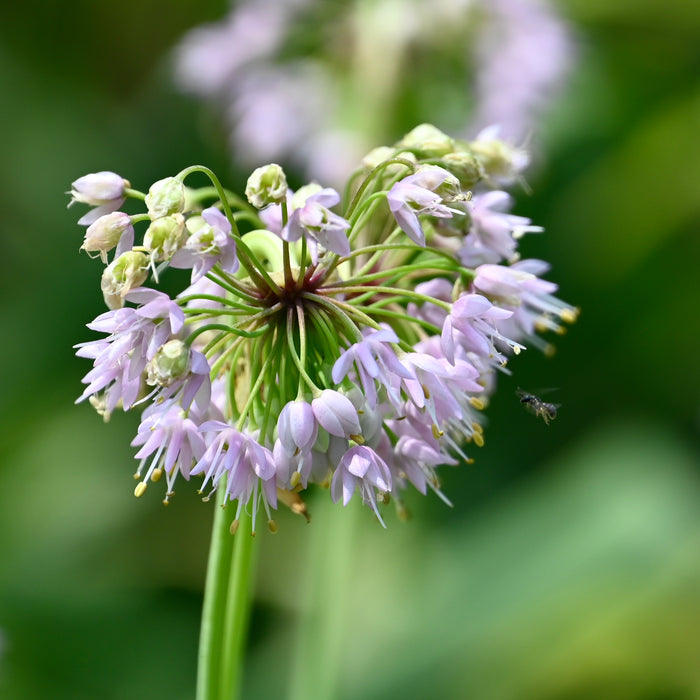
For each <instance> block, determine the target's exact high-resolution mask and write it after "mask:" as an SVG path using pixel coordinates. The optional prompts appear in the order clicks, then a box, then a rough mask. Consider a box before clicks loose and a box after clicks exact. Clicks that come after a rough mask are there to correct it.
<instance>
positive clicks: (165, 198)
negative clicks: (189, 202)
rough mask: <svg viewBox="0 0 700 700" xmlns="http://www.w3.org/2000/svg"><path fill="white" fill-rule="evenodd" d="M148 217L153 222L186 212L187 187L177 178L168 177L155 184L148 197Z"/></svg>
mask: <svg viewBox="0 0 700 700" xmlns="http://www.w3.org/2000/svg"><path fill="white" fill-rule="evenodd" d="M146 206H147V207H148V216H150V217H151V220H154V219H159V218H160V217H161V216H168V214H178V213H180V212H182V211H184V210H185V186H184V185H183V184H182V181H181V180H178V179H177V178H176V177H166V178H164V179H163V180H158V182H154V183H153V184H152V185H151V187H150V189H149V190H148V194H147V195H146Z"/></svg>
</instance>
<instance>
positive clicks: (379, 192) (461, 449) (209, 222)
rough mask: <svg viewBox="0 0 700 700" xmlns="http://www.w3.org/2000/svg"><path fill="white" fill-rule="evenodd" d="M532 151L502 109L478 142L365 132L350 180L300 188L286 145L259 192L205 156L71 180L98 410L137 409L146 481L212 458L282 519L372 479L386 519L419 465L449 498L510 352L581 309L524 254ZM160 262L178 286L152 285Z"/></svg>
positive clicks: (214, 470)
mask: <svg viewBox="0 0 700 700" xmlns="http://www.w3.org/2000/svg"><path fill="white" fill-rule="evenodd" d="M526 165H527V155H526V154H525V153H524V152H522V151H521V150H519V149H516V148H514V147H512V146H510V145H509V144H507V143H505V142H503V141H501V140H499V139H498V137H497V134H496V133H495V132H494V131H493V130H489V131H486V132H483V133H482V134H480V135H479V136H478V137H477V138H476V139H475V140H474V141H471V142H465V141H458V140H454V139H452V138H450V137H449V136H447V135H445V134H443V133H442V132H440V131H439V130H438V129H436V128H435V127H432V126H430V125H421V126H419V127H417V128H416V129H414V130H413V131H412V132H410V133H409V134H407V135H406V136H405V137H404V138H403V139H402V140H401V141H400V142H398V143H397V144H396V145H394V146H392V147H382V148H378V149H375V150H374V151H372V152H371V153H370V154H368V156H367V157H366V158H365V159H364V161H363V163H362V166H361V167H360V168H359V169H358V171H357V172H356V173H355V174H354V175H353V176H352V178H351V179H350V181H349V182H348V184H347V187H346V189H345V192H344V195H343V197H341V195H340V194H339V193H338V192H336V191H335V190H333V189H330V188H324V187H323V186H322V185H319V184H316V183H311V184H308V185H306V186H304V187H301V188H299V189H298V190H296V192H292V191H291V190H290V189H289V188H288V186H287V181H286V177H285V174H284V172H283V171H282V169H281V168H280V167H279V166H278V165H274V164H271V165H268V166H265V167H262V168H259V169H258V170H256V171H255V172H254V173H253V174H252V175H251V177H250V178H249V180H248V185H247V188H246V192H245V194H246V199H243V198H242V197H240V196H237V195H235V194H233V193H231V192H228V191H226V190H225V189H223V188H222V186H221V184H220V183H219V181H218V179H217V178H216V176H215V175H214V174H213V173H212V172H211V171H209V170H208V169H207V168H204V167H200V166H194V167H190V168H187V169H186V170H183V171H182V172H181V173H179V174H177V175H175V176H174V177H167V178H165V179H163V180H160V181H158V182H156V183H154V184H153V185H151V187H150V189H149V190H148V192H147V193H144V192H139V191H137V190H135V189H132V187H131V184H130V183H129V182H128V181H127V180H125V179H124V178H122V177H121V176H119V175H117V174H115V173H111V172H100V173H93V174H90V175H86V176H84V177H81V178H80V179H78V180H76V181H75V182H74V183H73V187H72V192H71V194H72V202H82V203H85V204H88V205H90V206H91V207H94V208H93V209H92V210H90V211H89V212H88V213H87V214H86V215H85V216H83V217H82V219H81V220H80V222H79V223H81V224H83V225H87V231H86V234H85V240H84V242H83V245H82V249H84V250H85V251H86V252H87V253H88V254H91V255H93V256H95V257H99V258H100V259H101V261H102V262H103V263H104V264H105V269H104V271H103V273H102V278H101V288H102V293H103V295H104V299H105V303H106V304H107V306H108V308H109V311H107V312H106V313H103V314H101V315H100V316H98V317H97V318H96V319H95V320H94V321H93V322H92V323H89V324H88V328H90V329H91V330H94V331H97V332H98V333H100V334H102V336H103V337H101V338H99V339H97V340H92V341H89V342H85V343H81V344H80V345H78V346H77V348H78V351H77V354H78V355H79V356H80V357H85V358H89V359H90V360H92V361H93V367H92V369H91V370H90V371H89V372H88V373H87V374H86V376H85V378H84V379H83V383H84V384H85V385H86V387H85V390H84V391H83V393H82V395H81V396H80V398H79V399H78V401H82V400H84V399H89V401H90V403H91V404H92V405H93V406H94V407H95V408H96V409H97V411H98V412H99V413H100V414H101V415H102V416H103V417H104V419H105V420H108V419H109V417H110V415H111V413H112V412H113V411H114V410H115V409H123V410H131V409H133V408H138V409H142V410H143V417H142V422H141V425H140V427H139V429H138V434H137V435H136V437H135V438H134V440H133V443H132V444H133V445H134V447H136V448H138V450H137V452H136V459H137V460H138V468H137V470H136V478H137V479H138V484H137V486H136V490H135V493H136V496H141V495H142V494H144V492H145V491H146V489H147V487H148V486H149V485H150V484H151V483H152V482H157V481H158V480H160V479H161V478H163V477H164V481H165V484H166V485H165V497H164V498H165V502H166V503H167V502H168V500H169V498H170V497H171V496H172V495H173V492H174V487H175V482H176V481H177V480H178V478H180V477H181V478H183V479H185V480H189V479H190V478H191V477H193V476H198V477H200V481H199V482H198V484H199V490H200V492H201V493H202V494H203V495H204V498H205V499H208V498H209V497H210V496H211V495H212V493H213V492H215V491H217V490H222V491H223V498H220V502H222V503H227V502H229V501H231V502H235V508H236V514H235V518H234V520H233V525H232V531H235V529H236V528H237V526H238V520H239V516H240V514H241V511H242V509H244V508H245V509H246V510H247V511H248V512H249V513H250V514H251V515H252V522H253V531H254V530H255V523H256V519H257V516H258V514H259V512H260V511H261V510H262V511H263V512H264V515H265V518H266V519H267V522H268V525H269V528H270V529H271V530H272V531H274V530H275V529H276V525H275V521H274V520H273V517H272V512H271V511H272V509H276V508H277V507H278V506H279V504H280V503H282V504H285V505H286V506H289V507H291V508H292V509H293V510H295V511H296V512H298V513H301V514H303V515H306V508H305V504H304V500H303V492H304V491H305V490H306V489H307V488H309V486H310V485H311V484H319V485H321V486H325V487H328V488H329V489H330V495H331V498H332V499H333V501H336V502H337V501H342V503H343V504H344V505H346V504H347V503H348V502H349V501H350V500H351V498H352V497H353V496H354V495H355V494H359V496H360V498H361V499H362V500H363V501H364V503H366V504H367V505H368V506H369V507H371V508H372V510H373V511H374V513H375V514H376V516H377V518H378V519H379V520H380V522H382V524H383V520H382V509H383V507H384V506H385V505H386V504H387V503H389V502H393V503H394V504H395V505H396V506H397V507H398V510H399V513H400V514H405V507H404V505H403V496H402V494H403V492H404V490H405V489H407V488H409V487H413V488H415V489H417V490H418V491H419V492H421V493H423V494H425V493H427V491H428V489H431V490H432V491H434V492H435V493H437V495H438V496H439V497H440V498H442V499H443V500H445V501H447V498H446V497H445V496H444V495H443V494H442V492H441V490H440V482H439V478H438V475H437V470H438V468H439V467H441V466H442V465H456V464H457V463H459V462H460V461H471V458H470V457H469V456H468V454H470V453H471V447H472V446H477V447H478V446H480V445H482V444H483V442H484V431H483V427H482V425H483V421H482V417H481V416H482V411H483V409H484V408H485V406H486V405H487V402H488V399H489V396H490V394H491V393H492V392H493V391H494V390H495V388H496V376H497V373H498V372H504V371H508V369H507V365H508V361H509V359H510V358H511V357H512V355H514V354H518V353H519V352H520V351H521V350H522V349H523V348H526V347H528V346H529V345H535V346H538V347H540V348H542V349H544V350H547V349H548V348H550V346H549V344H548V343H547V342H546V341H544V340H543V339H542V338H541V337H540V334H541V333H543V332H545V331H554V332H555V333H559V332H562V331H563V327H562V322H566V323H569V322H572V321H573V320H575V318H576V315H577V310H576V309H574V308H573V307H571V306H569V305H568V304H565V303H563V302H561V301H559V300H558V299H557V298H556V297H555V296H553V294H554V292H555V291H556V289H557V288H556V285H554V284H553V283H551V282H548V281H545V280H544V279H542V275H543V273H545V272H546V271H547V269H548V266H547V264H546V263H545V262H543V261H541V260H522V259H520V257H519V254H518V243H519V240H520V238H521V237H522V236H523V234H525V233H528V232H540V231H542V229H541V228H540V227H537V226H532V225H531V222H530V220H529V219H526V218H524V217H520V216H515V215H513V214H511V213H509V210H510V207H511V204H512V201H511V198H510V196H509V195H508V194H507V193H506V192H505V191H503V190H502V189H499V188H502V187H506V186H508V185H511V184H513V183H514V182H516V181H517V180H518V179H519V178H520V177H521V172H522V170H523V169H524V168H525V166H526ZM195 173H199V175H197V177H199V178H201V177H202V175H201V174H202V173H203V174H204V175H205V176H206V177H207V178H208V180H209V182H207V185H206V186H204V187H201V188H199V189H192V188H191V187H190V186H189V180H191V179H192V178H191V176H192V175H194V174H195ZM127 199H129V200H134V201H136V202H138V203H139V204H142V205H144V206H145V210H146V211H145V212H141V213H135V214H127V213H125V212H123V211H121V209H122V205H123V204H124V202H125V201H126V200H127ZM246 200H247V201H246ZM72 202H71V203H72ZM136 229H142V231H141V232H140V233H139V236H138V240H140V242H137V237H136ZM110 256H111V260H110ZM169 268H177V269H179V270H189V271H190V274H189V275H188V274H187V273H183V272H176V273H171V272H170V271H169ZM166 274H168V275H171V274H172V276H173V277H174V278H175V280H174V281H175V282H176V281H177V280H182V291H181V292H180V293H179V294H177V295H176V296H172V297H171V296H168V295H167V294H165V293H164V292H162V291H158V290H157V289H155V288H153V287H152V286H149V285H158V283H159V281H160V279H161V278H162V277H163V276H165V275H166ZM171 281H172V280H169V284H170V282H171ZM170 286H172V285H170ZM220 496H221V494H220Z"/></svg>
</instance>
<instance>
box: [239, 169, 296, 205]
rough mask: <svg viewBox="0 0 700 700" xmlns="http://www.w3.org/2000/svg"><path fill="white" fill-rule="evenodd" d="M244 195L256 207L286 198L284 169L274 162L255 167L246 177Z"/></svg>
mask: <svg viewBox="0 0 700 700" xmlns="http://www.w3.org/2000/svg"><path fill="white" fill-rule="evenodd" d="M245 196H246V197H247V198H248V201H249V202H250V203H251V204H252V205H253V206H254V207H255V208H256V209H262V208H263V207H266V206H268V205H269V204H280V203H281V202H284V201H285V199H286V198H287V178H286V176H285V174H284V170H282V168H281V167H280V166H279V165H277V164H276V163H270V164H269V165H264V166H262V167H261V168H257V169H256V170H254V171H253V174H252V175H251V176H250V177H249V178H248V183H247V185H246V188H245Z"/></svg>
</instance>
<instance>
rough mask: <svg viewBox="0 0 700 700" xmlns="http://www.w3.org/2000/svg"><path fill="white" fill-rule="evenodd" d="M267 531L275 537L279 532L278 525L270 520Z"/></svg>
mask: <svg viewBox="0 0 700 700" xmlns="http://www.w3.org/2000/svg"><path fill="white" fill-rule="evenodd" d="M267 529H268V530H269V531H270V532H271V533H272V534H273V535H274V534H275V533H276V532H277V523H276V522H275V521H274V520H272V519H270V520H268V521H267Z"/></svg>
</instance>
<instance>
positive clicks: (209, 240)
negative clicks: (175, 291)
mask: <svg viewBox="0 0 700 700" xmlns="http://www.w3.org/2000/svg"><path fill="white" fill-rule="evenodd" d="M188 228H189V229H190V232H191V233H190V236H189V238H188V239H187V240H186V241H185V245H184V246H183V247H182V248H180V249H179V250H178V251H177V252H176V253H175V254H174V255H173V257H172V258H171V259H170V266H171V267H177V268H184V269H189V268H192V279H191V283H192V284H194V283H195V282H197V281H199V280H200V279H201V278H202V277H204V275H206V274H207V272H209V271H210V270H211V269H212V268H213V267H214V265H216V264H217V263H218V264H219V265H220V266H221V269H222V270H224V271H225V272H230V273H231V274H234V273H236V272H237V271H238V268H239V262H238V256H237V255H236V242H235V240H234V239H233V237H232V236H231V223H230V222H229V220H228V219H227V218H226V217H225V216H224V215H223V214H222V213H221V212H220V211H219V210H218V209H217V208H216V207H209V208H208V209H205V210H204V211H203V212H202V216H201V219H200V220H199V221H198V222H197V223H195V224H193V223H192V219H189V224H188Z"/></svg>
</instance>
